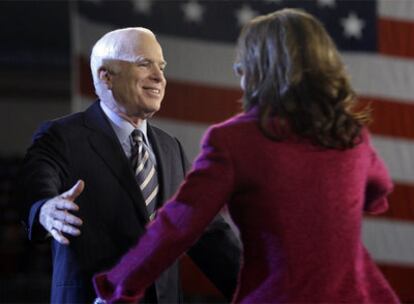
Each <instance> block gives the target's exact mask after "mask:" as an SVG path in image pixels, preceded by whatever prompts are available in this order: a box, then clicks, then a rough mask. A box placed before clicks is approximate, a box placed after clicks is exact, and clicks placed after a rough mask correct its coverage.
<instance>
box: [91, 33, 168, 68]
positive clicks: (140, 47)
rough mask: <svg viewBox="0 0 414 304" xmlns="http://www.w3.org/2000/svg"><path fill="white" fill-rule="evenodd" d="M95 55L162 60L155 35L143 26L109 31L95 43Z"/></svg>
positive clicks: (117, 58)
mask: <svg viewBox="0 0 414 304" xmlns="http://www.w3.org/2000/svg"><path fill="white" fill-rule="evenodd" d="M93 53H94V55H95V56H97V57H101V58H106V59H113V60H124V61H129V62H135V61H137V60H138V59H140V58H142V57H148V56H150V57H155V58H157V59H159V60H163V54H162V49H161V46H160V45H159V43H158V41H157V39H156V37H155V35H154V34H153V33H152V32H151V31H150V30H148V29H145V28H128V29H121V30H116V31H113V32H110V33H108V34H106V35H105V36H103V37H102V38H101V39H100V40H99V41H98V43H97V44H96V45H95V47H94V50H93Z"/></svg>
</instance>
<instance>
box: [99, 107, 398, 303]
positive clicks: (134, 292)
mask: <svg viewBox="0 0 414 304" xmlns="http://www.w3.org/2000/svg"><path fill="white" fill-rule="evenodd" d="M361 138H362V142H361V143H360V144H358V145H357V146H356V147H355V148H353V149H348V150H345V151H340V150H333V149H323V148H321V147H317V146H314V145H311V144H309V143H308V142H306V141H304V140H299V139H297V138H296V139H295V138H293V137H292V138H291V139H288V140H284V141H280V142H278V141H272V140H270V139H268V138H266V137H265V136H264V135H263V134H262V133H261V132H260V130H259V129H258V125H257V114H256V112H255V111H250V112H249V113H246V114H240V115H238V116H235V117H233V118H232V119H230V120H228V121H226V122H224V123H221V124H219V125H216V126H213V127H211V128H210V129H209V130H208V131H207V133H206V135H205V137H204V140H203V143H202V152H201V154H200V155H199V156H198V158H197V160H196V161H195V163H194V166H193V169H192V171H191V172H190V173H189V174H188V176H187V178H186V180H185V182H184V183H183V184H182V185H181V188H180V190H179V191H178V193H177V194H176V195H175V196H174V197H173V198H172V199H171V201H170V202H169V203H168V204H166V205H165V206H164V208H163V209H162V211H160V212H159V213H158V216H157V218H156V220H155V221H153V222H152V223H151V224H150V225H149V227H148V231H147V233H146V235H145V236H144V237H142V238H141V239H140V241H139V243H138V244H137V245H136V247H135V248H133V249H132V250H130V251H129V252H128V253H127V254H126V255H125V256H124V257H123V258H122V260H121V261H120V262H119V264H118V265H117V266H115V267H114V268H113V269H111V270H110V271H108V272H105V273H100V274H98V275H96V276H95V278H94V284H95V289H96V292H97V294H98V296H99V297H101V298H103V299H106V300H108V302H111V303H112V302H117V301H124V302H136V301H137V300H138V299H139V298H140V297H141V296H142V295H143V294H144V290H145V288H146V287H147V286H149V285H150V283H151V282H152V281H154V280H155V279H156V278H157V276H158V275H159V274H160V273H161V272H162V271H163V270H164V269H165V268H166V267H167V266H168V265H169V264H170V263H172V262H173V261H174V260H175V259H176V258H177V257H178V256H180V255H181V254H183V253H184V252H185V250H186V249H188V248H189V247H190V246H191V244H193V243H194V242H195V241H196V240H197V238H198V237H199V236H200V235H201V233H202V232H203V231H204V229H205V227H206V226H207V225H208V224H209V223H210V221H211V220H212V219H213V217H214V216H215V215H216V214H217V213H218V212H219V211H220V210H221V209H222V208H223V206H225V205H227V206H228V210H229V212H230V214H231V217H232V219H233V220H234V222H235V224H236V225H237V227H238V228H239V230H240V236H241V240H242V243H243V246H244V252H243V260H242V267H241V271H240V275H239V282H238V288H237V291H236V293H235V295H234V298H233V302H236V303H289V302H291V303H298V302H301V303H303V302H306V303H318V302H329V303H338V302H347V303H388V304H389V303H398V302H399V301H398V298H397V296H396V295H395V293H394V292H393V291H392V289H391V288H390V286H389V285H388V283H387V282H386V280H385V279H384V277H383V275H382V274H381V272H380V271H379V270H378V268H377V267H376V265H375V264H374V262H373V261H372V259H371V257H370V255H369V253H368V252H367V250H366V249H365V248H364V245H363V243H362V240H361V222H362V216H363V212H364V211H365V212H368V213H379V212H383V211H385V210H386V209H387V206H388V205H387V199H386V195H387V194H389V193H390V191H391V189H392V183H391V180H390V177H389V175H388V173H387V170H386V168H385V166H384V164H383V162H382V160H381V159H380V158H379V157H378V155H377V153H376V152H375V150H374V148H373V147H372V145H371V143H370V139H369V134H368V131H367V130H366V129H364V130H363V131H362V133H361Z"/></svg>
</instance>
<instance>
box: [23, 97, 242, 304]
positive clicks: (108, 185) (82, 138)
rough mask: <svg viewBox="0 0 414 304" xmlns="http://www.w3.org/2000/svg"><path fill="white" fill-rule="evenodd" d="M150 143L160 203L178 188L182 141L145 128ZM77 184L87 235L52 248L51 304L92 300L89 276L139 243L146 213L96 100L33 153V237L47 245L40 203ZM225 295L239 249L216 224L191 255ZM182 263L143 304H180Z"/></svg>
mask: <svg viewBox="0 0 414 304" xmlns="http://www.w3.org/2000/svg"><path fill="white" fill-rule="evenodd" d="M148 138H149V140H150V141H151V145H152V148H153V150H154V154H155V156H156V158H157V168H158V175H159V176H158V180H159V183H160V193H159V198H160V200H159V204H160V205H161V204H162V202H164V200H166V199H168V198H169V197H170V196H171V195H173V194H174V193H175V191H176V190H177V189H178V187H179V185H180V183H181V181H182V180H183V178H184V176H185V173H186V170H187V161H186V157H185V155H184V152H183V150H182V147H181V145H180V143H179V142H178V140H177V139H175V138H173V137H171V136H170V135H168V134H167V133H165V132H163V131H162V130H160V129H158V128H156V127H153V126H150V125H148ZM78 179H83V180H84V181H85V190H84V191H83V193H82V194H81V195H80V196H79V198H78V199H77V200H76V202H77V204H78V205H79V207H80V210H79V212H78V216H79V217H80V218H81V219H82V220H83V222H84V224H83V226H82V227H81V232H82V234H81V235H80V236H78V237H72V238H70V241H71V244H70V245H69V246H65V245H60V244H59V243H57V242H55V241H53V242H52V257H53V279H52V292H51V301H52V302H53V303H78V302H89V303H90V302H92V300H93V299H94V298H95V294H94V292H93V288H92V280H91V278H92V275H93V274H94V273H96V272H99V271H102V270H104V269H107V268H109V267H111V266H113V265H114V264H115V263H116V262H117V261H118V259H119V258H120V257H121V256H122V255H123V254H124V253H125V252H126V251H127V250H128V249H129V248H130V247H131V246H132V245H134V244H135V243H136V241H137V240H138V239H139V237H140V235H142V234H143V233H144V231H145V225H146V224H147V223H148V221H149V219H148V213H147V210H146V206H145V203H144V200H143V197H142V194H141V192H140V190H139V188H138V187H137V185H136V182H135V177H134V175H133V172H132V169H131V166H130V164H129V161H128V160H127V158H126V156H125V154H124V152H123V150H122V148H121V145H120V143H119V141H118V139H117V137H116V135H115V133H114V131H113V129H112V127H111V126H110V123H109V122H108V120H107V118H106V116H105V115H104V113H103V112H102V110H101V108H100V106H99V103H98V102H96V103H95V104H94V105H92V106H91V107H90V108H89V109H87V110H86V111H85V112H81V113H76V114H73V115H70V116H67V117H64V118H61V119H58V120H54V121H51V122H48V123H46V124H44V125H43V126H42V127H41V128H40V130H39V131H38V132H37V133H36V135H35V137H34V142H33V144H32V146H31V147H30V148H29V149H28V152H27V155H26V158H25V161H24V166H23V169H22V174H21V179H20V187H21V188H20V189H21V190H22V191H21V192H22V194H23V197H22V205H23V210H25V211H26V212H25V219H26V223H27V230H28V235H29V238H30V239H32V240H42V239H45V238H46V231H45V230H44V229H43V227H42V226H41V225H40V224H39V221H38V217H39V211H40V207H41V206H42V204H43V203H44V202H45V201H46V200H47V199H50V198H52V197H54V196H56V195H58V194H60V193H62V192H64V191H66V190H67V189H69V188H70V187H72V186H73V185H74V184H75V182H76V181H77V180H78ZM188 253H189V255H190V256H191V257H192V258H193V260H194V261H195V262H196V263H197V264H198V265H199V266H200V267H201V269H202V270H203V269H204V271H205V273H206V274H207V275H208V276H209V277H210V278H211V279H212V281H213V283H215V284H216V285H217V287H218V288H219V289H220V290H221V291H222V292H223V293H224V294H225V295H226V296H227V297H228V298H230V297H231V294H232V293H233V291H234V288H235V286H236V277H237V270H238V263H239V261H238V260H239V248H238V243H237V240H236V239H235V237H234V234H233V233H232V231H231V229H230V227H229V226H228V225H227V224H226V223H225V222H224V220H223V219H222V218H217V219H216V220H215V221H213V222H212V224H211V225H210V226H209V228H208V229H207V230H206V233H205V234H204V236H203V237H202V238H201V239H200V240H199V241H198V242H197V243H196V244H195V245H194V246H193V248H192V249H191V250H190V251H189V252H188ZM178 276H179V273H178V267H177V263H176V264H174V265H173V266H172V267H171V268H169V269H168V270H167V271H166V272H164V273H163V274H162V275H161V276H160V278H159V279H158V281H157V282H156V284H155V287H154V286H153V287H152V288H149V289H148V290H147V293H146V301H149V302H155V301H156V300H155V298H157V300H158V302H159V303H167V302H169V303H171V302H180V299H181V294H180V286H179V285H180V284H179V277H178Z"/></svg>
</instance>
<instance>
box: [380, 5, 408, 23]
mask: <svg viewBox="0 0 414 304" xmlns="http://www.w3.org/2000/svg"><path fill="white" fill-rule="evenodd" d="M378 13H379V15H380V16H381V17H382V16H384V17H388V18H392V19H400V20H406V21H413V19H414V1H412V0H379V2H378Z"/></svg>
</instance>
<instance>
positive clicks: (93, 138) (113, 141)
mask: <svg viewBox="0 0 414 304" xmlns="http://www.w3.org/2000/svg"><path fill="white" fill-rule="evenodd" d="M85 114H86V115H85V124H86V126H87V127H88V128H89V129H91V130H92V131H93V132H92V134H91V135H90V136H89V142H90V144H91V146H92V148H93V150H94V151H95V152H96V154H98V155H99V157H101V158H102V160H103V161H104V162H105V164H106V165H107V166H108V167H109V169H110V171H111V172H112V173H113V175H115V177H116V178H117V179H118V180H119V183H120V184H121V186H122V187H123V188H124V189H125V191H127V192H128V194H129V196H130V197H131V200H132V201H133V202H134V206H135V208H136V210H137V214H138V216H139V217H140V218H141V220H142V221H143V222H148V212H147V208H146V206H145V202H144V198H143V197H142V194H141V191H139V190H138V185H137V183H136V181H135V176H134V174H133V172H132V169H131V166H130V164H129V161H128V159H127V158H126V156H125V153H124V151H123V150H122V147H121V144H120V143H119V141H118V138H117V137H116V134H115V132H114V130H113V129H112V127H111V125H110V123H109V121H108V120H107V118H106V116H105V114H104V113H103V111H102V109H101V107H100V106H99V102H95V104H94V105H92V106H91V107H90V108H89V109H88V110H87V111H86V112H85ZM108 186H109V185H108Z"/></svg>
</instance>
